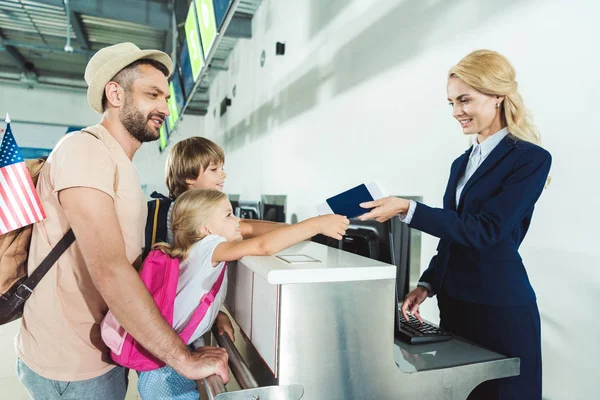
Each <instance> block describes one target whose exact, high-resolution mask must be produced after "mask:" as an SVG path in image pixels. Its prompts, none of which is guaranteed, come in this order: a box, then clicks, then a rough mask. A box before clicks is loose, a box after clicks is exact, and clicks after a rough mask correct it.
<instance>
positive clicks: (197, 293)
mask: <svg viewBox="0 0 600 400" xmlns="http://www.w3.org/2000/svg"><path fill="white" fill-rule="evenodd" d="M225 241H227V239H225V238H224V237H221V236H217V235H208V236H206V237H205V238H204V239H202V240H201V241H199V242H198V243H196V244H195V245H194V246H193V247H192V250H191V251H190V255H189V256H188V257H187V258H186V259H185V260H183V261H182V262H181V265H180V268H179V281H178V283H177V296H176V297H175V309H174V312H173V328H174V329H175V331H176V332H177V333H180V332H181V331H183V328H185V326H186V325H187V323H188V321H189V320H190V319H191V318H192V315H193V314H194V311H195V310H196V308H197V307H198V305H199V304H200V299H202V296H204V295H205V294H207V293H208V292H209V291H210V289H211V288H212V287H213V285H214V284H215V282H216V281H217V278H218V277H219V275H220V274H221V270H222V269H223V268H225V263H224V262H220V263H219V264H218V265H217V266H216V267H213V266H212V262H211V259H212V255H213V252H214V251H215V247H217V245H218V244H219V243H223V242H225ZM226 294H227V273H225V276H224V277H223V282H222V284H221V289H220V290H219V292H218V293H217V295H216V296H215V300H214V301H213V303H212V304H211V305H210V307H209V309H208V311H207V312H206V315H205V316H204V318H203V319H202V322H200V325H198V327H197V328H196V331H194V334H193V335H192V336H191V337H190V340H189V341H188V343H187V344H191V343H192V342H193V341H194V340H196V339H198V338H199V337H201V336H202V335H204V334H205V333H206V332H208V331H209V330H210V328H211V327H212V325H213V323H214V322H215V319H216V318H217V315H218V314H219V310H220V309H221V306H222V305H223V302H224V301H225V295H226Z"/></svg>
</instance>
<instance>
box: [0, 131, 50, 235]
mask: <svg viewBox="0 0 600 400" xmlns="http://www.w3.org/2000/svg"><path fill="white" fill-rule="evenodd" d="M0 189H1V190H0V233H1V234H5V233H7V232H10V231H14V230H15V229H19V228H21V227H23V226H26V225H29V224H33V223H34V222H37V221H41V220H43V219H44V218H46V215H45V214H44V210H43V209H42V205H41V203H40V199H39V198H38V195H37V192H36V190H35V186H34V185H33V182H32V181H31V176H30V175H29V170H28V169H27V166H26V165H25V161H24V160H23V156H22V155H21V150H19V146H17V142H15V137H14V136H13V134H12V132H11V130H10V123H7V125H6V132H5V133H4V137H3V138H2V145H0Z"/></svg>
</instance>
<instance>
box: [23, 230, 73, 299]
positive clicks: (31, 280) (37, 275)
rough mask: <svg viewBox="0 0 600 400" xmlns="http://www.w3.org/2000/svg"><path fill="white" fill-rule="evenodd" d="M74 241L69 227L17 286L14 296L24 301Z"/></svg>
mask: <svg viewBox="0 0 600 400" xmlns="http://www.w3.org/2000/svg"><path fill="white" fill-rule="evenodd" d="M74 241H75V234H74V233H73V230H72V229H69V231H68V232H67V233H65V236H63V237H62V238H61V239H60V240H59V241H58V243H57V244H56V246H54V248H53V249H52V250H50V253H48V255H47V256H46V257H45V258H44V260H43V261H42V262H41V263H40V265H38V267H37V268H36V269H35V271H33V273H32V274H31V275H29V277H28V278H27V279H25V281H24V282H23V283H21V284H20V285H19V287H17V291H16V292H15V296H16V297H18V298H19V299H21V300H22V301H25V300H27V299H28V298H29V296H31V294H32V293H33V289H35V287H36V286H37V284H38V283H40V281H41V280H42V278H43V277H44V275H46V273H47V272H48V271H49V270H50V268H52V266H53V265H54V263H55V262H56V261H57V260H58V259H59V258H60V256H61V255H62V254H63V253H64V252H65V251H66V250H67V249H68V248H69V246H71V244H72V243H73V242H74Z"/></svg>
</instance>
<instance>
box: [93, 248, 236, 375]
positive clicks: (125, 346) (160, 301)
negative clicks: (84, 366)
mask: <svg viewBox="0 0 600 400" xmlns="http://www.w3.org/2000/svg"><path fill="white" fill-rule="evenodd" d="M226 268H227V265H225V266H223V269H222V270H221V273H220V274H219V277H218V278H217V281H216V282H215V284H214V285H213V286H212V288H211V289H210V291H209V292H208V293H207V294H206V295H204V296H203V297H202V299H200V304H199V305H198V308H196V310H195V311H194V313H193V314H192V317H191V318H190V321H189V322H188V324H187V325H186V326H185V328H184V329H183V331H182V332H181V333H180V334H179V337H180V338H181V340H182V341H183V342H184V343H186V344H187V342H188V341H189V340H190V337H191V336H192V334H193V333H194V331H195V330H196V328H197V327H198V325H200V322H202V319H203V318H204V316H205V315H206V312H207V311H208V309H209V307H210V305H211V304H212V303H213V301H214V299H215V297H216V295H217V293H219V290H220V289H221V284H222V283H223V278H224V276H225V270H226ZM140 277H141V278H142V281H143V282H144V284H145V285H146V287H147V288H148V291H149V292H150V295H151V296H152V298H153V299H154V302H155V303H156V305H157V307H158V309H159V310H160V313H161V314H162V316H163V317H164V319H165V320H166V321H167V323H168V324H169V325H171V326H172V325H173V309H174V307H175V296H176V294H177V281H178V279H179V259H177V258H171V257H170V256H169V255H168V254H165V253H163V252H162V251H160V250H152V251H151V252H150V254H148V257H146V259H145V260H144V266H143V268H142V271H141V272H140ZM100 332H101V334H102V340H103V341H104V343H106V345H107V346H108V348H109V349H110V350H111V354H110V355H111V357H112V359H113V361H114V362H116V363H117V364H119V365H122V366H124V367H127V368H130V369H133V370H136V371H152V370H155V369H158V368H162V367H164V365H165V363H163V362H162V361H160V360H159V359H158V358H156V357H154V356H153V355H152V354H151V353H150V352H149V351H148V350H146V349H145V348H143V347H142V346H141V345H140V344H139V343H138V342H137V341H136V340H135V339H134V338H133V336H131V335H130V334H129V333H127V331H126V330H125V329H124V328H123V327H122V326H121V325H120V324H119V322H118V321H117V319H116V318H115V316H114V315H113V314H112V312H110V311H109V312H108V314H106V317H104V319H103V320H102V324H101V325H100Z"/></svg>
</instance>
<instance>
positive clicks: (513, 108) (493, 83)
mask: <svg viewBox="0 0 600 400" xmlns="http://www.w3.org/2000/svg"><path fill="white" fill-rule="evenodd" d="M515 76H516V72H515V68H514V67H513V66H512V64H511V63H510V61H508V59H507V58H506V57H504V56H503V55H502V54H500V53H498V52H495V51H492V50H475V51H474V52H472V53H470V54H468V55H467V56H465V57H464V58H463V59H462V60H460V61H459V63H458V64H456V65H455V66H454V67H452V68H451V69H450V71H449V72H448V78H458V79H460V80H462V81H463V82H465V83H466V84H467V85H469V86H471V87H472V88H473V89H475V90H477V91H479V92H481V93H484V94H487V95H489V96H504V101H502V107H501V108H500V118H501V120H502V123H503V124H504V125H506V126H507V127H508V132H509V134H510V136H512V137H513V138H514V139H517V140H522V141H526V142H531V143H533V144H536V145H538V146H539V145H541V143H542V140H541V137H540V134H539V132H538V130H537V129H536V127H535V126H534V125H533V123H532V121H531V116H530V115H529V112H528V111H527V108H526V107H525V103H523V98H522V97H521V94H520V93H519V85H518V83H517V81H516V80H515ZM550 180H551V178H550V177H548V178H547V179H546V186H548V184H549V183H550Z"/></svg>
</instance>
